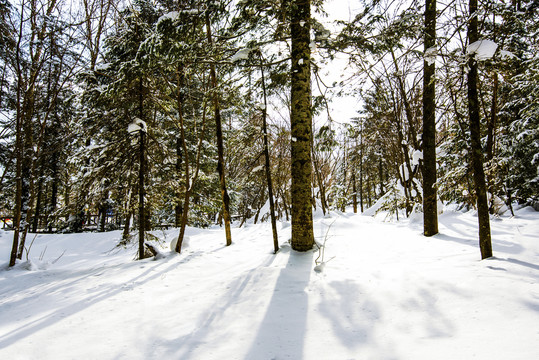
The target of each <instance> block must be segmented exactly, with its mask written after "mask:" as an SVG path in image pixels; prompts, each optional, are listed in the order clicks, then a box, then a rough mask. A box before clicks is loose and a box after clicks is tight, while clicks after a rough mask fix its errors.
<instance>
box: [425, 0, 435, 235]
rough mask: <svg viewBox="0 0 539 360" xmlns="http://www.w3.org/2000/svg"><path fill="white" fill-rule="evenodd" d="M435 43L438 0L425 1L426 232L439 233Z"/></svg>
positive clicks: (429, 233) (426, 233)
mask: <svg viewBox="0 0 539 360" xmlns="http://www.w3.org/2000/svg"><path fill="white" fill-rule="evenodd" d="M435 46H436V0H426V1H425V52H424V56H429V58H425V59H424V61H423V234H424V235H425V236H432V235H435V234H437V233H438V200H437V195H436V178H437V175H436V116H435V112H436V108H435V107H436V104H435V96H436V92H435V82H434V75H435V64H434V59H433V55H432V54H429V53H428V51H429V49H431V48H433V47H435Z"/></svg>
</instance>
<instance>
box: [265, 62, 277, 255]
mask: <svg viewBox="0 0 539 360" xmlns="http://www.w3.org/2000/svg"><path fill="white" fill-rule="evenodd" d="M260 73H261V76H262V91H263V93H264V109H263V110H262V132H263V133H264V134H263V136H264V156H265V168H266V181H267V184H268V198H269V204H270V215H271V231H272V234H273V249H274V252H275V253H277V252H278V251H279V236H278V235H277V219H276V218H275V204H274V199H273V184H272V182H271V167H270V154H269V146H268V125H267V121H266V117H267V106H268V101H267V94H266V81H265V79H264V68H263V65H262V64H260Z"/></svg>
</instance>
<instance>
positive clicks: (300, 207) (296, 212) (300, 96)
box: [290, 0, 314, 251]
mask: <svg viewBox="0 0 539 360" xmlns="http://www.w3.org/2000/svg"><path fill="white" fill-rule="evenodd" d="M291 17H292V19H291V20H292V23H291V35H292V73H291V78H292V89H291V100H292V102H291V114H290V123H291V124H290V125H291V132H292V141H291V156H292V166H291V168H292V188H291V193H292V248H293V249H294V250H297V251H307V250H310V249H312V247H313V245H314V235H313V211H312V199H311V176H312V162H311V146H312V108H311V49H310V47H309V45H310V29H311V24H310V21H311V3H310V1H309V0H294V1H292V9H291Z"/></svg>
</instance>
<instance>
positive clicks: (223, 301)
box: [147, 254, 275, 360]
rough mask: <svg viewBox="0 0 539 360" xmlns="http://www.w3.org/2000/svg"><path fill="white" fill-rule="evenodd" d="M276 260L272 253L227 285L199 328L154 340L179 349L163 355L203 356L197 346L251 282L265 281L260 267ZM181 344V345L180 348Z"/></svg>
mask: <svg viewBox="0 0 539 360" xmlns="http://www.w3.org/2000/svg"><path fill="white" fill-rule="evenodd" d="M274 260H275V256H274V255H273V254H271V255H269V256H268V257H267V259H266V260H265V261H264V262H263V263H262V264H260V266H257V267H255V268H253V269H251V270H250V271H248V272H247V274H246V275H244V276H242V277H240V278H236V279H235V280H234V281H232V282H231V283H230V285H228V286H227V289H228V292H226V294H225V295H223V296H222V297H219V298H218V299H217V301H216V302H215V303H214V304H213V305H212V306H209V309H210V310H209V311H206V312H205V313H203V314H202V316H200V321H199V322H198V323H197V324H196V326H194V327H195V328H196V329H197V330H196V331H193V332H191V333H190V334H188V335H185V336H181V337H179V338H174V339H169V340H167V339H163V338H158V339H154V342H157V343H159V345H160V347H162V348H163V349H177V350H176V351H173V352H170V351H168V353H166V354H163V355H165V356H167V357H168V356H170V357H172V358H177V359H182V360H187V359H191V358H195V359H199V358H201V357H200V356H198V355H197V354H196V351H197V348H199V347H202V346H203V345H204V344H205V343H206V341H207V340H206V339H207V338H208V336H209V335H210V334H211V333H212V332H215V327H213V325H214V324H217V325H218V322H219V321H221V320H222V318H223V317H224V316H225V312H226V311H227V310H230V309H231V307H232V306H234V304H235V303H236V302H237V301H238V299H241V295H242V294H243V293H245V292H247V291H249V285H250V284H253V283H254V284H256V283H257V282H258V281H265V278H264V276H265V273H264V272H263V271H262V272H261V271H260V269H264V268H268V267H270V266H271V265H272V263H273V262H274ZM200 295H204V294H200ZM212 341H213V340H212ZM216 341H223V342H229V341H231V339H230V338H229V337H228V336H222V337H220V339H218V340H216ZM179 345H180V347H179V348H178V346H179ZM212 346H215V343H212ZM153 356H154V349H148V353H147V357H148V358H151V357H153Z"/></svg>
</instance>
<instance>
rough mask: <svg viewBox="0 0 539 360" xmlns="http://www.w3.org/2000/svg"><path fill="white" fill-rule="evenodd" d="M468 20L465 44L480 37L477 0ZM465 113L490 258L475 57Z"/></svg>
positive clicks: (482, 235)
mask: <svg viewBox="0 0 539 360" xmlns="http://www.w3.org/2000/svg"><path fill="white" fill-rule="evenodd" d="M469 12H470V16H471V18H470V22H469V24H468V43H469V44H472V43H474V42H475V41H477V40H478V39H479V32H478V26H477V0H470V1H469ZM468 69H469V70H468V115H469V125H470V137H471V139H470V140H471V158H472V168H473V172H474V174H473V179H474V186H475V193H476V198H477V217H478V221H479V247H480V249H481V259H486V258H489V257H492V242H491V237H490V217H489V216H490V215H489V211H488V201H487V187H486V183H485V172H484V169H483V149H482V147H481V128H480V122H479V101H478V93H477V82H478V74H477V61H476V60H475V57H474V56H470V57H469V59H468Z"/></svg>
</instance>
